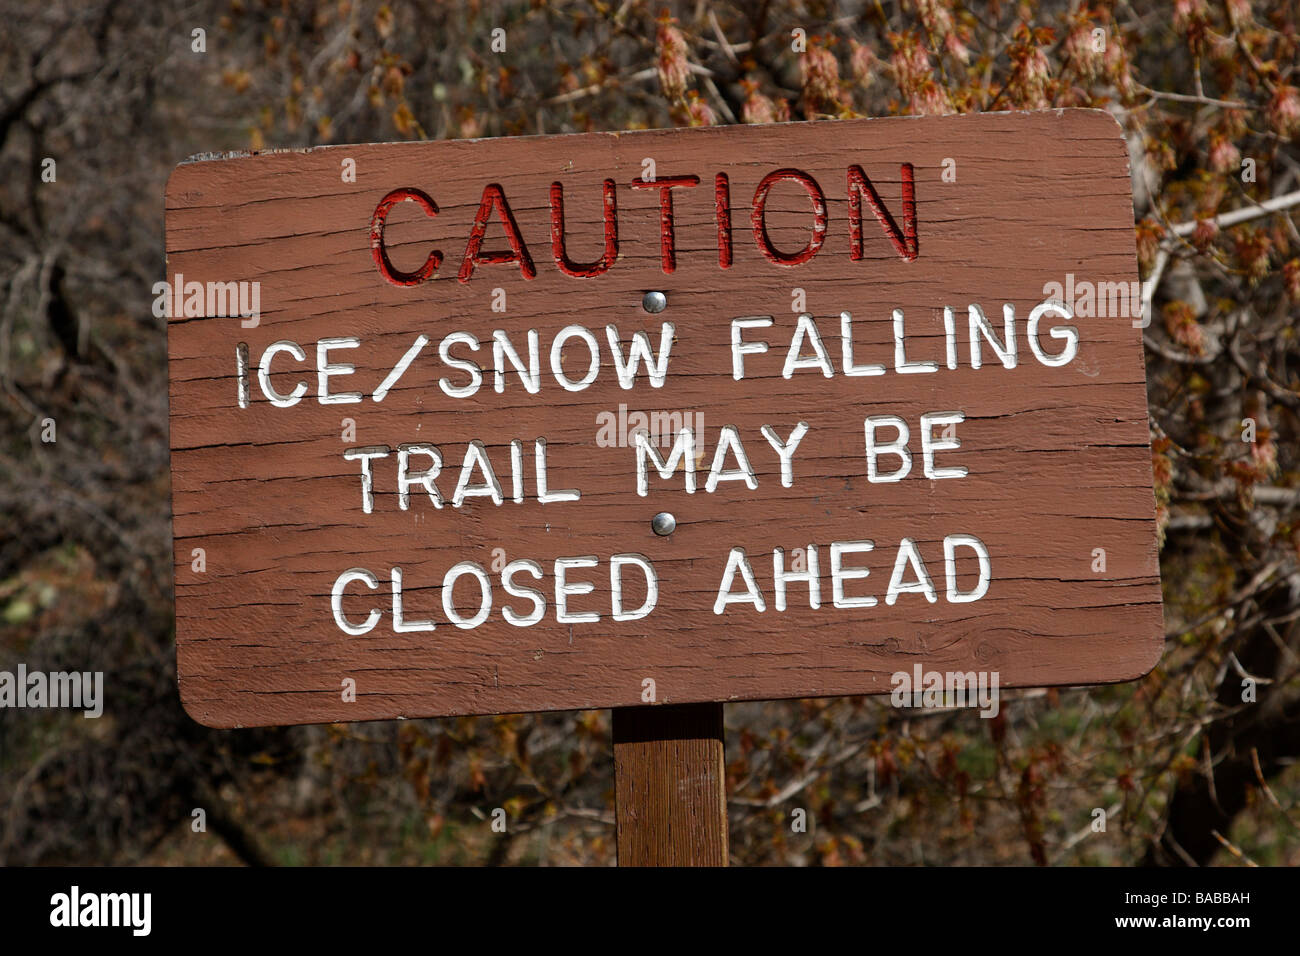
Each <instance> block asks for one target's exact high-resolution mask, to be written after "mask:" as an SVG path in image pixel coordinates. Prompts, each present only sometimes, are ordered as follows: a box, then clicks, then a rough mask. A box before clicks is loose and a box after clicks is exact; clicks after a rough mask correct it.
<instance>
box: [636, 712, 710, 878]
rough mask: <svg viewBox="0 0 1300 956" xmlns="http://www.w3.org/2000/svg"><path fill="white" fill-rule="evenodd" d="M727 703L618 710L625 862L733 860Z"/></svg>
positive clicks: (682, 863)
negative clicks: (725, 768)
mask: <svg viewBox="0 0 1300 956" xmlns="http://www.w3.org/2000/svg"><path fill="white" fill-rule="evenodd" d="M722 734H723V730H722V705H721V704H677V705H669V706H667V707H618V708H615V710H614V791H615V792H614V808H615V813H616V815H617V818H618V826H617V831H618V865H619V866H726V865H727V847H728V842H727V788H726V775H725V774H724V772H723V758H724V749H725V748H724V746H723V737H722Z"/></svg>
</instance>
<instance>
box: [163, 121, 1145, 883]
mask: <svg viewBox="0 0 1300 956" xmlns="http://www.w3.org/2000/svg"><path fill="white" fill-rule="evenodd" d="M1130 195H1131V193H1130V183H1129V176H1128V166H1127V153H1126V149H1125V145H1124V142H1123V139H1122V137H1121V135H1120V131H1119V129H1118V127H1117V125H1116V123H1115V122H1114V120H1113V119H1112V118H1111V117H1110V116H1109V115H1108V114H1106V113H1104V112H1101V111H1095V110H1052V111H1044V112H1036V113H1001V114H983V115H972V116H951V117H942V118H924V119H914V118H908V119H885V120H853V121H844V122H834V123H791V124H778V125H772V126H752V127H729V128H708V129H684V130H661V131H644V132H636V133H622V134H619V133H604V134H582V135H573V136H551V137H529V138H515V139H501V140H481V141H453V142H437V143H403V144H380V145H367V146H338V147H325V148H318V149H312V150H304V151H283V152H271V153H262V154H258V155H238V156H224V157H217V158H211V157H209V158H206V161H201V162H188V163H183V164H181V165H180V166H178V167H177V169H176V170H175V172H174V173H173V175H172V178H171V180H170V182H169V184H168V188H167V200H166V201H167V249H168V270H167V279H166V281H165V282H161V283H159V284H158V286H156V287H155V294H156V295H157V301H156V304H155V307H156V309H157V310H158V314H159V315H165V316H167V319H168V351H169V365H170V398H171V448H172V478H173V483H172V490H173V513H174V531H175V568H176V624H177V664H178V674H179V682H180V692H181V698H182V701H183V703H184V706H185V707H186V709H187V710H188V712H189V713H190V714H191V715H192V716H193V717H194V718H195V719H196V720H199V721H200V722H202V723H204V724H208V725H211V726H218V727H249V726H261V725H269V724H291V723H311V722H331V721H344V720H376V719H393V718H415V717H438V716H448V715H468V714H495V713H517V712H530V711H548V710H569V709H593V708H611V709H613V710H614V737H615V758H616V759H615V762H616V767H617V771H618V773H617V781H616V792H617V815H618V819H619V823H620V826H619V835H618V844H619V854H620V860H621V862H623V863H633V864H641V863H645V864H653V863H683V864H685V863H699V864H725V862H726V858H727V840H726V812H725V787H724V776H723V757H722V704H723V703H724V702H727V701H739V700H770V699H781V698H796V697H818V696H839V695H858V694H882V693H889V694H892V695H894V697H895V702H896V703H899V704H907V705H924V704H926V703H929V702H931V701H932V700H947V701H951V700H952V695H953V694H957V695H959V698H958V699H959V700H960V699H964V698H963V697H962V696H961V695H973V697H972V699H971V700H970V701H969V702H975V701H976V700H978V701H980V702H984V701H985V700H986V699H990V698H991V699H992V700H994V701H995V700H996V695H997V693H998V691H999V690H1000V689H1004V688H1008V687H1025V686H1043V685H1048V684H1089V683H1105V682H1115V681H1123V680H1131V679H1134V678H1136V677H1139V676H1141V675H1142V674H1144V673H1146V672H1147V671H1149V670H1150V669H1151V668H1152V667H1153V666H1154V664H1155V662H1156V660H1157V659H1158V657H1159V654H1160V651H1161V648H1162V646H1163V639H1164V636H1163V627H1162V620H1161V595H1160V586H1159V569H1158V562H1157V550H1156V535H1155V524H1154V500H1153V494H1152V482H1151V459H1150V447H1149V438H1148V431H1147V412H1146V390H1145V370H1144V364H1143V352H1142V339H1141V329H1140V327H1139V326H1140V317H1141V298H1142V297H1141V292H1140V287H1139V283H1138V282H1137V274H1136V261H1135V254H1134V241H1133V218H1132V204H1131V198H1130ZM935 694H938V695H939V696H938V697H934V696H933V695H935Z"/></svg>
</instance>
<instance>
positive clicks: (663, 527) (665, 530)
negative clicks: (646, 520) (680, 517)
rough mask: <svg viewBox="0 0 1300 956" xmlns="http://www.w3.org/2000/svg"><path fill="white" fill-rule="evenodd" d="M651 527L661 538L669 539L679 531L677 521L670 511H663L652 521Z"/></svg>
mask: <svg viewBox="0 0 1300 956" xmlns="http://www.w3.org/2000/svg"><path fill="white" fill-rule="evenodd" d="M650 527H651V528H652V529H653V530H654V533H655V534H657V535H659V536H660V537H667V536H668V535H670V534H672V533H673V532H674V531H676V530H677V519H676V518H674V517H673V515H672V512H670V511H661V512H659V513H658V514H657V515H655V516H654V517H653V518H651V519H650Z"/></svg>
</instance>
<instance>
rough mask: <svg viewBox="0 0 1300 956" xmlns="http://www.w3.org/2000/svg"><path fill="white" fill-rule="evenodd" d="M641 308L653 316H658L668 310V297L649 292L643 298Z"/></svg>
mask: <svg viewBox="0 0 1300 956" xmlns="http://www.w3.org/2000/svg"><path fill="white" fill-rule="evenodd" d="M641 308H643V309H645V310H646V311H647V312H649V313H650V314H651V315H657V314H658V313H660V312H662V311H663V310H664V309H666V308H668V296H666V295H664V294H663V293H662V292H647V293H646V294H645V295H643V296H641Z"/></svg>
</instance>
